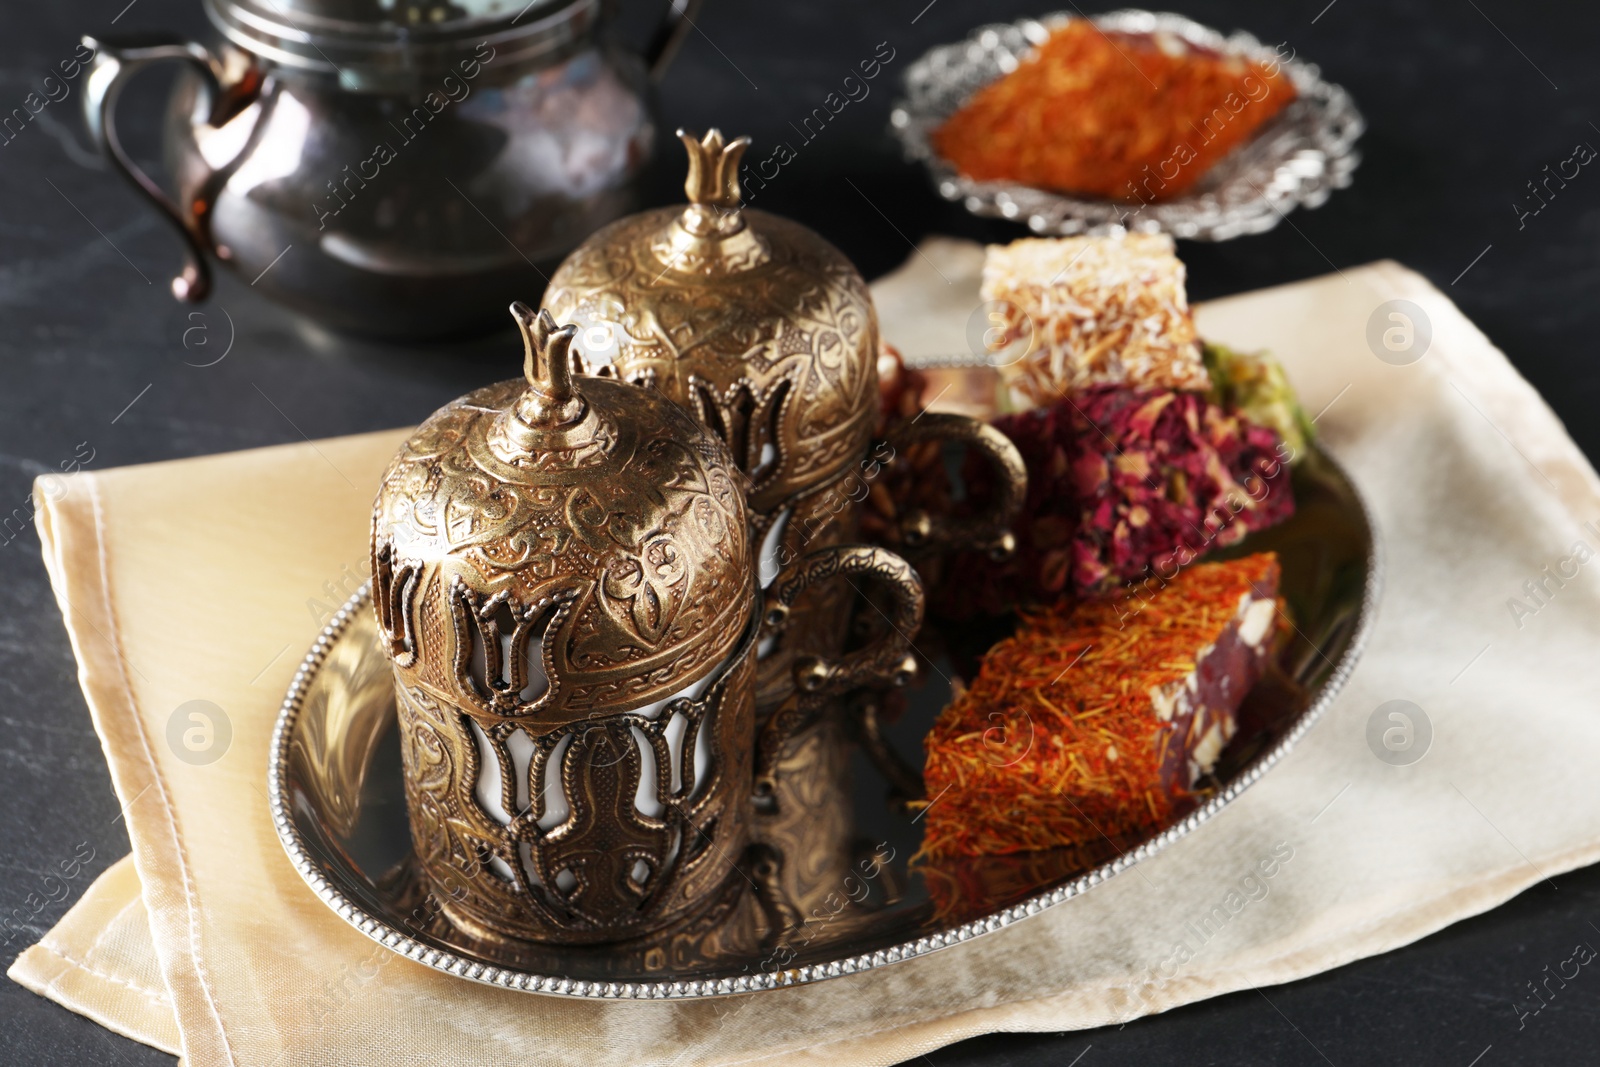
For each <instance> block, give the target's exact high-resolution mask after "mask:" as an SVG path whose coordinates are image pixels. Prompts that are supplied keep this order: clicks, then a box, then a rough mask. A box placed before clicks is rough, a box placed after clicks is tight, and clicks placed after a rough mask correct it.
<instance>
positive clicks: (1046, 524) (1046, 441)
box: [933, 387, 1294, 618]
mask: <svg viewBox="0 0 1600 1067" xmlns="http://www.w3.org/2000/svg"><path fill="white" fill-rule="evenodd" d="M995 426H996V427H998V428H999V429H1000V430H1001V431H1002V432H1003V433H1005V435H1006V436H1007V437H1009V438H1011V441H1012V443H1013V444H1015V445H1016V446H1017V449H1018V451H1020V452H1021V453H1022V457H1023V461H1024V462H1025V463H1026V465H1027V468H1028V495H1027V500H1026V503H1025V504H1024V505H1023V511H1022V515H1021V517H1020V518H1019V519H1018V520H1017V524H1016V526H1015V527H1014V529H1013V533H1014V534H1015V536H1016V539H1017V550H1016V553H1015V554H1014V555H1013V556H1012V558H1011V559H1010V560H1007V561H1005V562H1004V563H998V564H997V563H994V562H992V561H990V560H987V559H984V558H982V557H979V556H977V555H976V554H974V553H962V554H960V555H958V556H956V557H954V558H952V560H951V562H950V566H949V568H948V570H947V576H946V578H945V580H944V582H943V583H942V584H941V587H940V588H939V589H938V590H936V591H935V593H934V596H933V608H934V610H935V611H936V612H937V613H938V614H940V615H942V616H944V617H954V618H961V617H964V616H967V615H972V614H996V613H999V612H1003V611H1006V610H1010V609H1011V608H1013V607H1015V606H1017V605H1020V604H1029V603H1038V602H1040V601H1051V600H1054V599H1055V598H1056V597H1058V596H1060V595H1061V594H1063V593H1069V594H1072V595H1073V596H1076V597H1079V598H1082V599H1098V598H1105V597H1110V596H1116V595H1118V594H1119V591H1123V590H1125V589H1126V587H1128V586H1129V585H1131V584H1133V583H1137V582H1143V581H1146V580H1148V579H1149V578H1150V577H1151V576H1153V575H1157V574H1171V573H1172V571H1173V570H1175V569H1178V568H1181V567H1186V566H1188V565H1189V564H1190V563H1192V562H1193V561H1194V560H1196V559H1199V558H1200V557H1202V556H1204V555H1206V554H1207V553H1208V552H1210V551H1211V550H1212V549H1214V548H1221V547H1225V546H1227V545H1231V544H1234V543H1235V542H1237V541H1238V540H1239V539H1240V538H1242V537H1243V536H1244V535H1245V534H1246V533H1248V532H1250V531H1252V530H1259V529H1263V528H1265V527H1267V526H1271V525H1273V524H1275V523H1278V522H1281V521H1283V520H1284V519H1287V518H1288V517H1289V516H1290V515H1293V514H1294V496H1293V493H1292V492H1291V490H1290V485H1289V467H1288V464H1287V462H1286V460H1287V458H1288V451H1287V449H1286V448H1285V447H1284V446H1283V443H1282V439H1281V438H1279V437H1278V435H1277V434H1276V433H1274V432H1273V431H1272V430H1269V429H1267V428H1266V427H1264V426H1258V425H1256V424H1254V423H1252V422H1250V421H1248V420H1246V419H1243V418H1240V417H1239V416H1238V415H1235V414H1233V413H1230V412H1229V411H1228V410H1227V409H1225V408H1223V407H1221V406H1220V405H1218V404H1214V403H1212V402H1211V401H1210V400H1208V399H1207V398H1206V397H1205V396H1204V395H1202V394H1199V393H1191V392H1175V391H1172V390H1129V389H1117V388H1111V387H1098V388H1094V389H1090V390H1088V391H1087V392H1085V393H1081V394H1079V395H1078V396H1077V397H1076V398H1075V399H1073V400H1063V401H1061V402H1059V403H1057V404H1055V405H1053V406H1051V407H1049V408H1044V409H1041V410H1036V411H1026V412H1022V413H1020V414H1017V415H1007V416H1004V417H1002V418H1000V419H997V420H996V421H995ZM981 476H982V475H981V472H980V471H977V470H976V469H974V470H971V471H969V472H968V473H967V485H968V487H969V497H970V498H971V499H972V500H973V501H974V503H980V502H981V501H982V499H983V491H982V485H981V482H980V481H979V479H981Z"/></svg>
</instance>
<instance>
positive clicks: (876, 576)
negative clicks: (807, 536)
mask: <svg viewBox="0 0 1600 1067" xmlns="http://www.w3.org/2000/svg"><path fill="white" fill-rule="evenodd" d="M854 577H861V578H867V579H869V580H871V581H874V582H877V583H878V584H880V585H881V586H883V588H885V589H886V590H888V592H889V594H890V596H891V598H892V601H893V602H892V603H891V604H890V605H889V610H888V611H887V612H884V617H885V618H886V619H887V620H888V622H889V633H887V634H886V635H884V636H883V637H882V638H881V639H879V640H877V641H874V642H873V643H872V644H870V645H868V646H867V647H866V648H860V649H857V650H856V651H854V652H847V653H845V654H843V655H841V656H839V657H837V658H823V657H820V656H800V657H798V658H796V660H795V663H794V680H795V686H796V687H797V688H798V689H799V691H800V692H801V693H804V694H806V695H808V696H827V695H832V694H837V693H843V692H847V691H849V690H851V689H859V688H861V687H862V686H866V685H885V684H893V685H903V684H905V683H906V682H908V681H910V680H911V677H912V675H913V674H914V673H915V671H916V657H914V656H912V655H911V639H912V637H913V636H914V635H915V634H916V632H917V631H918V630H919V629H921V628H922V609H923V597H922V579H920V578H918V577H917V572H916V571H914V570H912V569H911V564H909V563H907V562H906V561H905V560H903V559H901V558H900V557H899V556H897V555H895V554H894V553H893V552H890V551H889V550H888V549H886V548H877V547H874V546H871V545H833V546H830V547H828V548H819V549H817V550H816V551H815V552H810V553H807V554H806V555H804V556H802V557H801V558H800V560H799V562H797V563H795V564H794V566H792V567H791V568H789V569H788V570H787V571H784V572H783V573H782V574H779V575H778V577H777V578H775V579H773V581H772V585H771V586H770V587H769V589H768V591H767V596H766V603H765V606H764V608H763V614H762V617H761V635H762V636H763V637H770V636H776V635H777V634H778V633H779V632H780V631H781V630H782V629H783V627H784V625H785V624H786V623H787V622H788V619H789V609H790V607H792V606H793V604H794V602H795V601H796V600H797V599H799V597H800V594H801V593H802V592H804V591H805V590H806V589H808V588H810V587H811V586H813V585H816V584H818V583H819V582H825V581H829V580H832V579H834V578H844V579H846V580H849V579H851V578H854ZM851 584H852V585H854V584H855V583H854V582H851Z"/></svg>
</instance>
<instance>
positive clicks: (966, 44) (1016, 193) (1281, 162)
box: [890, 10, 1365, 241]
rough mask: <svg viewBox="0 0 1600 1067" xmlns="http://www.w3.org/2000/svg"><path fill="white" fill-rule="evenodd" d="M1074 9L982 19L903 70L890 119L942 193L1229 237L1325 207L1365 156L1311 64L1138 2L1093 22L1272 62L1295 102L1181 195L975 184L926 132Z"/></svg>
mask: <svg viewBox="0 0 1600 1067" xmlns="http://www.w3.org/2000/svg"><path fill="white" fill-rule="evenodd" d="M1079 17H1080V16H1078V15H1074V14H1069V13H1066V12H1059V13H1057V14H1053V15H1046V16H1044V17H1043V18H1039V19H1022V20H1020V21H1018V22H1013V23H994V24H992V25H988V26H980V27H978V28H977V29H975V30H973V31H972V33H971V34H970V35H968V37H967V39H966V40H964V41H960V42H958V43H956V44H949V45H942V46H940V47H938V48H934V49H932V50H931V51H929V52H928V53H927V54H926V55H924V56H922V57H921V58H920V59H918V60H917V61H916V62H915V63H913V64H912V65H911V66H910V67H909V68H908V69H907V71H906V78H905V94H906V95H905V97H904V98H902V99H899V100H896V101H895V105H894V110H893V111H892V112H891V114H890V124H891V128H892V129H893V131H894V133H895V136H897V137H898V138H899V140H900V143H901V145H902V146H903V147H904V149H905V154H906V157H907V158H909V159H913V160H919V161H921V162H923V163H924V164H926V165H927V167H928V169H929V171H930V172H931V174H932V176H933V180H934V184H935V186H936V187H937V188H938V190H939V195H940V196H942V197H944V198H945V199H946V200H954V201H958V202H960V203H961V204H962V205H964V206H965V207H966V209H967V210H968V211H970V212H972V213H973V214H974V215H979V216H983V217H986V218H1003V219H1011V220H1014V221H1016V222H1020V223H1024V224H1026V225H1027V227H1028V229H1030V230H1032V231H1033V232H1034V233H1036V234H1041V235H1055V236H1072V235H1077V234H1093V235H1103V234H1117V233H1124V232H1128V231H1135V232H1141V233H1170V234H1172V235H1173V236H1175V237H1184V238H1188V239H1190V240H1197V241H1226V240H1229V239H1231V238H1234V237H1239V236H1242V235H1244V234H1251V233H1263V232H1265V231H1267V230H1270V229H1272V228H1273V227H1274V226H1276V225H1277V224H1278V221H1279V220H1280V219H1281V218H1283V217H1284V215H1286V214H1287V213H1288V212H1290V211H1292V210H1294V209H1295V208H1296V207H1306V208H1315V207H1320V206H1321V205H1322V204H1323V202H1325V201H1326V200H1327V199H1328V196H1329V195H1330V194H1331V193H1332V192H1333V190H1335V189H1343V188H1345V187H1346V186H1348V185H1349V184H1350V182H1351V179H1352V174H1353V172H1354V171H1355V169H1356V166H1357V165H1358V164H1359V163H1360V162H1361V155H1360V153H1359V152H1357V151H1356V148H1355V142H1356V139H1357V138H1358V137H1360V136H1361V133H1362V131H1363V130H1364V129H1365V123H1364V121H1363V120H1362V118H1361V113H1360V112H1359V111H1357V110H1356V106H1355V103H1354V101H1352V100H1351V98H1350V94H1349V93H1347V92H1346V91H1345V90H1344V89H1342V88H1340V87H1339V86H1337V85H1333V84H1330V83H1328V82H1326V81H1323V79H1322V73H1321V71H1320V70H1319V69H1318V68H1317V67H1316V65H1315V64H1311V63H1306V62H1304V61H1302V60H1299V59H1296V58H1293V57H1292V56H1291V57H1290V58H1288V59H1287V60H1285V59H1283V58H1281V57H1279V56H1278V55H1277V54H1276V53H1275V52H1274V51H1273V50H1272V49H1270V48H1268V47H1266V46H1265V45H1263V44H1262V43H1261V42H1260V41H1258V40H1256V38H1254V37H1252V36H1251V35H1250V34H1248V33H1244V32H1235V33H1233V34H1231V35H1227V36H1224V35H1223V34H1221V33H1219V32H1217V31H1216V30H1213V29H1211V28H1209V27H1207V26H1202V25H1201V24H1200V23H1198V22H1195V21H1193V20H1192V19H1187V18H1184V17H1183V16H1181V15H1173V14H1156V13H1154V12H1150V11H1139V10H1125V11H1115V12H1112V13H1110V14H1105V15H1096V16H1094V17H1092V18H1091V19H1090V20H1089V21H1091V22H1093V23H1094V24H1095V25H1096V26H1099V27H1100V28H1101V29H1103V30H1118V31H1123V32H1126V33H1154V32H1165V33H1170V34H1173V35H1175V36H1177V37H1181V38H1182V39H1184V40H1185V41H1188V42H1189V43H1190V44H1193V45H1196V46H1199V47H1202V48H1207V49H1211V50H1214V51H1218V52H1223V53H1226V54H1232V55H1239V56H1244V57H1247V58H1251V59H1258V60H1276V61H1277V62H1278V63H1279V64H1280V65H1281V66H1282V67H1283V69H1284V70H1285V71H1286V72H1287V74H1288V76H1289V77H1290V79H1291V80H1292V81H1293V82H1294V87H1295V89H1296V91H1297V92H1298V93H1299V97H1298V99H1296V100H1295V101H1294V103H1292V104H1290V105H1289V106H1288V107H1287V108H1285V109H1284V110H1283V112H1282V113H1280V114H1279V115H1277V116H1275V117H1274V118H1273V119H1272V121H1270V122H1268V123H1267V124H1266V125H1265V126H1263V127H1262V128H1261V129H1260V130H1258V131H1257V132H1256V134H1255V136H1254V137H1252V138H1251V139H1250V140H1249V141H1247V142H1246V143H1244V144H1242V145H1240V146H1238V147H1237V148H1235V149H1234V150H1233V151H1231V152H1230V153H1228V155H1226V156H1225V157H1223V158H1222V159H1221V160H1219V161H1217V163H1216V164H1215V165H1214V166H1213V167H1212V168H1211V169H1210V170H1208V171H1207V172H1206V174H1205V175H1204V177H1202V178H1201V179H1200V180H1199V181H1198V182H1197V183H1196V184H1195V185H1194V186H1193V187H1192V188H1191V189H1190V190H1189V191H1188V192H1186V193H1184V194H1183V195H1182V196H1178V197H1174V198H1173V199H1171V200H1163V201H1158V202H1153V203H1148V204H1137V203H1131V202H1121V201H1116V200H1108V199H1102V198H1098V197H1080V196H1071V195H1068V194H1064V193H1057V192H1051V191H1049V190H1045V189H1037V188H1034V187H1032V186H1027V185H1021V184H1017V183H1011V182H980V181H974V180H972V179H970V178H967V177H964V176H963V175H962V174H961V173H960V172H959V171H958V170H957V169H956V168H955V167H954V166H953V165H952V164H951V163H949V162H948V161H947V160H945V159H944V158H942V157H941V156H939V154H938V153H937V152H935V151H934V149H933V146H932V143H931V141H930V137H931V134H932V132H933V131H934V130H935V129H936V128H937V127H938V126H939V125H941V124H942V123H943V122H944V121H945V120H946V119H947V118H949V117H950V116H951V115H952V114H954V113H955V112H956V111H957V110H959V109H960V108H961V106H962V105H963V104H965V103H966V102H967V100H968V99H970V98H971V96H972V94H973V93H974V92H976V91H977V90H979V89H980V88H982V87H983V86H985V85H987V84H989V83H990V82H992V81H994V80H996V79H997V78H999V77H1001V76H1002V75H1004V74H1006V73H1009V72H1010V71H1012V70H1015V69H1016V67H1017V64H1018V62H1019V61H1021V60H1022V59H1024V58H1025V57H1026V56H1028V55H1029V54H1030V53H1031V52H1032V51H1033V49H1034V48H1035V47H1037V46H1038V45H1039V44H1041V43H1043V42H1044V41H1045V40H1046V39H1047V38H1048V37H1049V35H1050V34H1051V33H1052V32H1053V31H1054V30H1056V29H1059V28H1060V27H1061V26H1062V25H1064V24H1065V23H1067V22H1069V21H1071V20H1073V19H1076V18H1079Z"/></svg>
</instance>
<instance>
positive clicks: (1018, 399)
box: [980, 234, 1211, 408]
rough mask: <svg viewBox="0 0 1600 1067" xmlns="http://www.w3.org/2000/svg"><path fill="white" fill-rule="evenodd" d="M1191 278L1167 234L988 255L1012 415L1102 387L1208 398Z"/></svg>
mask: <svg viewBox="0 0 1600 1067" xmlns="http://www.w3.org/2000/svg"><path fill="white" fill-rule="evenodd" d="M1184 278H1185V272H1184V266H1183V261H1182V260H1180V259H1179V258H1178V257H1177V255H1176V254H1175V253H1174V251H1173V244H1172V238H1171V237H1168V236H1166V235H1165V234H1128V235H1127V236H1125V237H1058V238H1035V237H1026V238H1023V239H1022V240H1020V241H1013V242H1011V243H1010V244H1008V245H990V246H989V248H988V251H987V255H986V257H985V259H984V263H983V282H982V285H981V289H980V292H981V294H982V296H983V299H984V300H985V301H986V302H987V303H986V305H985V306H986V307H987V308H988V309H989V313H990V321H991V323H992V325H993V329H991V331H990V332H989V333H988V334H986V335H985V342H986V344H987V346H988V348H989V349H990V350H991V356H990V362H991V363H993V364H994V365H995V366H997V367H999V369H1000V376H1001V378H1002V379H1003V380H1004V381H1005V383H1006V385H1007V386H1008V388H1009V392H1010V396H1009V397H1008V398H1007V399H1008V400H1009V401H1010V403H1011V405H1012V406H1013V407H1014V408H1028V407H1035V406H1042V405H1048V404H1054V403H1055V402H1056V401H1058V400H1060V399H1062V397H1064V396H1072V395H1074V394H1076V393H1078V392H1080V391H1082V390H1084V389H1087V388H1089V387H1091V386H1095V385H1121V386H1125V387H1127V388H1131V389H1194V390H1205V389H1209V388H1210V387H1211V378H1210V376H1209V375H1207V374H1206V368H1205V364H1204V363H1203V362H1202V361H1201V358H1200V341H1199V337H1198V335H1197V334H1196V333H1195V327H1194V316H1193V314H1192V313H1191V312H1190V310H1189V297H1188V294H1187V293H1186V291H1185V289H1184Z"/></svg>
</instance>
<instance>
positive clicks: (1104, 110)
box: [932, 19, 1295, 203]
mask: <svg viewBox="0 0 1600 1067" xmlns="http://www.w3.org/2000/svg"><path fill="white" fill-rule="evenodd" d="M1294 98H1295V89H1294V84H1293V82H1292V81H1291V80H1290V79H1289V77H1288V75H1287V74H1285V73H1284V72H1283V69H1282V67H1281V66H1280V65H1279V64H1277V63H1276V62H1274V61H1270V60H1269V61H1266V62H1260V61H1256V60H1246V59H1244V58H1242V57H1239V56H1232V55H1223V54H1220V53H1217V52H1213V51H1210V50H1209V49H1203V48H1198V47H1196V46H1194V45H1191V44H1189V43H1188V42H1186V41H1184V40H1183V39H1182V38H1179V37H1176V36H1174V35H1172V34H1168V33H1154V34H1150V33H1121V32H1111V33H1106V32H1103V31H1101V30H1099V29H1098V28H1096V27H1095V26H1093V25H1091V24H1090V23H1089V22H1087V21H1086V20H1083V19H1073V20H1071V21H1070V22H1068V23H1067V24H1066V25H1065V26H1063V27H1061V28H1060V29H1058V30H1056V31H1055V32H1054V33H1052V34H1051V35H1050V38H1049V39H1048V40H1047V41H1045V43H1044V44H1043V45H1041V46H1040V47H1039V49H1038V51H1037V52H1035V53H1034V55H1032V56H1031V57H1029V58H1027V59H1025V60H1023V61H1022V62H1021V63H1020V64H1018V66H1017V69H1016V70H1014V71H1012V72H1011V73H1010V74H1007V75H1005V76H1004V77H1002V78H1000V79H999V80H998V81H995V82H993V83H991V84H990V85H987V86H985V87H984V88H982V89H980V90H979V91H978V92H977V93H975V94H974V95H973V97H972V99H971V100H969V101H968V102H967V104H966V105H965V106H964V107H962V108H961V110H959V111H957V112H956V113H955V114H954V115H952V116H951V117H950V118H949V119H948V120H946V121H945V123H944V124H943V125H942V126H940V127H939V128H938V129H937V130H935V131H934V132H933V138H932V140H933V147H934V149H935V150H936V151H937V152H938V153H939V154H940V155H941V156H943V157H944V158H945V159H948V160H949V161H950V162H951V163H952V164H954V165H955V167H956V168H957V169H958V170H960V171H961V173H962V174H965V175H966V176H967V177H969V178H972V179H975V180H977V181H1011V182H1020V183H1022V184H1025V185H1032V186H1035V187H1037V188H1041V189H1055V190H1059V191H1061V192H1074V193H1086V194H1089V195H1091V196H1103V197H1107V198H1111V199H1116V200H1127V201H1139V202H1144V203H1148V202H1151V201H1156V200H1164V199H1167V198H1169V197H1173V196H1177V195H1179V194H1180V193H1183V192H1184V191H1186V190H1187V189H1189V188H1190V187H1191V186H1193V185H1194V183H1195V182H1197V181H1199V180H1200V178H1201V176H1202V175H1204V174H1205V172H1206V171H1207V170H1208V169H1210V167H1211V166H1212V165H1213V164H1215V163H1216V162H1217V160H1219V159H1221V158H1222V157H1223V156H1225V155H1227V153H1228V152H1229V151H1230V150H1231V149H1233V147H1234V146H1235V145H1238V144H1241V143H1243V142H1244V141H1246V140H1248V139H1249V138H1250V136H1251V135H1252V134H1254V133H1255V131H1256V130H1257V129H1259V128H1260V127H1261V126H1262V125H1263V124H1264V123H1266V122H1267V121H1268V120H1269V119H1271V118H1272V117H1273V116H1275V115H1277V114H1278V112H1280V111H1282V110H1283V109H1284V108H1285V107H1287V106H1288V105H1289V104H1290V103H1291V102H1292V101H1293V100H1294Z"/></svg>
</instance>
